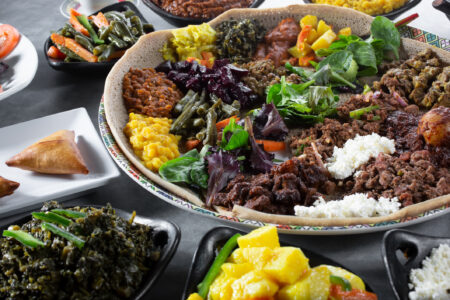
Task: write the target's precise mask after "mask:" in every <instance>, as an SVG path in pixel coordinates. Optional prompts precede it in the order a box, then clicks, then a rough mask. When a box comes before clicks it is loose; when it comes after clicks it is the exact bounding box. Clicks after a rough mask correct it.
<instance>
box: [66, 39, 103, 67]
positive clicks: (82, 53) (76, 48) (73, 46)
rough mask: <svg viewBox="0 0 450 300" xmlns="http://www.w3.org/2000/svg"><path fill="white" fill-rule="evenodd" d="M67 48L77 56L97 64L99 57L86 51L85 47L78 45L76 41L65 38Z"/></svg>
mask: <svg viewBox="0 0 450 300" xmlns="http://www.w3.org/2000/svg"><path fill="white" fill-rule="evenodd" d="M64 41H65V46H66V48H67V49H69V50H72V51H73V52H74V53H75V54H76V55H78V56H79V57H81V58H83V59H85V60H86V61H88V62H97V59H98V57H97V56H95V55H94V54H92V53H91V52H89V51H88V50H86V49H84V48H83V46H81V45H80V44H78V43H77V42H76V41H75V40H74V39H71V38H64Z"/></svg>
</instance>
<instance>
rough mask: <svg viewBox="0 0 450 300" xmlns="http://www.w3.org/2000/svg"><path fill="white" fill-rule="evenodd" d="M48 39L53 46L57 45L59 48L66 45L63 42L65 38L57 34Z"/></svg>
mask: <svg viewBox="0 0 450 300" xmlns="http://www.w3.org/2000/svg"><path fill="white" fill-rule="evenodd" d="M50 39H51V40H52V42H53V44H57V45H60V46H65V44H66V42H65V40H64V39H65V37H64V36H62V35H60V34H57V33H52V34H51V35H50Z"/></svg>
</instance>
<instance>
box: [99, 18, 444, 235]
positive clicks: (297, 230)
mask: <svg viewBox="0 0 450 300" xmlns="http://www.w3.org/2000/svg"><path fill="white" fill-rule="evenodd" d="M400 34H401V35H402V36H403V37H407V38H411V39H415V40H418V41H421V42H424V43H427V44H430V45H433V46H435V47H438V48H442V49H444V50H447V51H449V52H450V40H448V39H444V38H440V37H438V36H436V35H435V34H432V33H429V32H426V31H423V30H420V29H417V28H413V27H409V26H403V28H401V30H400ZM98 124H99V129H100V133H101V137H102V140H103V143H104V144H105V146H106V149H107V150H108V152H109V154H110V155H111V157H112V158H113V160H114V161H115V162H116V163H117V164H118V165H119V167H120V168H121V169H122V170H123V171H124V172H125V173H126V174H127V175H128V176H130V177H131V178H132V179H133V180H134V181H136V182H137V183H138V184H139V185H140V186H142V187H143V188H144V189H146V190H148V191H149V192H151V193H152V194H154V195H155V196H157V197H158V198H161V199H162V200H164V201H166V202H168V203H170V204H173V205H175V206H178V207H180V208H182V209H185V210H189V211H191V212H196V213H198V214H201V215H203V216H208V217H211V218H215V219H216V220H217V218H218V219H220V220H223V221H228V222H233V223H239V224H241V225H245V226H249V227H260V226H264V225H267V224H268V223H264V222H260V221H253V220H246V219H241V218H237V217H228V216H223V215H220V214H219V213H217V212H213V211H210V210H207V209H205V208H202V207H199V206H197V205H194V204H192V203H190V202H188V201H186V200H183V199H181V198H180V197H178V196H176V195H174V194H172V193H170V192H168V191H166V190H165V189H163V188H161V187H159V186H158V185H156V184H155V183H153V182H151V181H150V180H149V179H148V178H147V177H146V176H145V175H144V174H142V173H141V172H140V171H139V170H138V169H137V168H136V167H135V166H134V165H133V164H132V163H131V162H130V161H129V160H128V158H127V157H126V156H125V155H124V154H123V152H122V150H121V149H120V148H119V146H118V145H117V143H116V141H115V139H114V137H113V135H112V133H111V130H110V128H109V125H108V123H107V121H106V115H105V108H104V102H103V98H102V99H101V101H100V107H99V114H98ZM449 212H450V204H448V205H445V206H442V207H440V208H438V209H434V210H430V211H427V212H424V213H422V214H420V215H418V216H415V217H408V218H402V219H398V220H394V221H389V222H381V223H375V224H361V225H350V226H298V225H283V224H270V225H275V226H276V227H277V228H278V229H279V230H280V231H281V232H283V233H288V234H304V235H307V234H309V235H337V234H361V233H368V232H375V231H384V230H389V229H392V228H396V227H404V226H410V225H413V224H417V223H422V222H425V221H428V220H431V219H434V218H437V217H439V216H441V215H444V214H446V213H449Z"/></svg>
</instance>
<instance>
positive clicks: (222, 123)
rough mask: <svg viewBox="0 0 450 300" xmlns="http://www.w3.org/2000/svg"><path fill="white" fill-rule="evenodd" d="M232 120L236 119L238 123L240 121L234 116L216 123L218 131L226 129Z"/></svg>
mask: <svg viewBox="0 0 450 300" xmlns="http://www.w3.org/2000/svg"><path fill="white" fill-rule="evenodd" d="M231 119H234V121H236V122H237V121H239V118H238V117H236V116H232V117H229V118H228V119H225V120H222V121H220V122H217V123H216V128H217V131H220V130H222V129H224V128H225V127H226V126H227V125H228V123H230V121H231Z"/></svg>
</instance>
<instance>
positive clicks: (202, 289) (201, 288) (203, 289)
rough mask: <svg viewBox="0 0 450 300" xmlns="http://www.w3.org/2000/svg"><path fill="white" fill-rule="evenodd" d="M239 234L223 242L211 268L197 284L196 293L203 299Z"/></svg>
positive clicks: (235, 243)
mask: <svg viewBox="0 0 450 300" xmlns="http://www.w3.org/2000/svg"><path fill="white" fill-rule="evenodd" d="M240 236H241V235H240V234H239V233H236V234H235V235H233V236H232V237H231V238H230V239H229V240H228V241H227V242H226V243H225V245H224V246H223V248H222V249H221V250H220V252H219V254H217V257H216V259H215V260H214V262H213V264H212V265H211V268H209V270H208V273H206V276H205V278H204V279H203V281H202V282H201V283H200V284H199V285H198V286H197V288H198V293H199V295H200V296H201V297H202V298H203V299H205V298H206V296H207V295H208V291H209V287H210V286H211V284H212V283H213V281H214V279H216V277H217V275H219V272H220V268H221V267H222V265H223V264H224V262H225V261H226V260H227V258H228V256H230V254H231V251H233V250H234V248H236V246H237V239H238V238H239V237H240Z"/></svg>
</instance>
